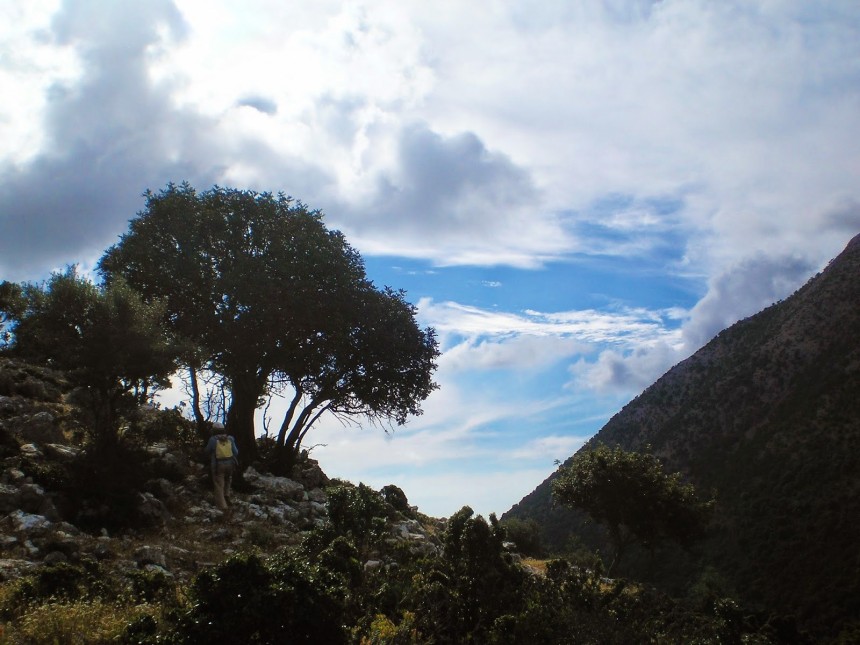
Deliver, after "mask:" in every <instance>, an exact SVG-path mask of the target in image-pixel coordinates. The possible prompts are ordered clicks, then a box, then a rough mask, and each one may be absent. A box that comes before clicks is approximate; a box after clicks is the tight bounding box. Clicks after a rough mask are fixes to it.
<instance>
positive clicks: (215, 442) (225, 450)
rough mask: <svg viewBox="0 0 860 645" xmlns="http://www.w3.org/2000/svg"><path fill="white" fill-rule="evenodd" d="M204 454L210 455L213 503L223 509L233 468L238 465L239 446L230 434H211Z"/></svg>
mask: <svg viewBox="0 0 860 645" xmlns="http://www.w3.org/2000/svg"><path fill="white" fill-rule="evenodd" d="M206 454H207V455H210V460H211V464H212V483H213V485H214V487H215V505H216V506H217V507H218V508H220V509H221V510H222V511H225V510H227V505H228V504H229V501H230V484H231V483H232V481H233V469H234V468H235V467H236V466H238V465H239V460H238V456H239V448H237V447H236V440H235V439H234V438H233V437H232V436H230V435H228V434H224V433H220V434H213V435H212V436H211V437H210V438H209V443H207V444H206Z"/></svg>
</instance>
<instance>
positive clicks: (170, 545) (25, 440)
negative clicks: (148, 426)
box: [0, 358, 444, 582]
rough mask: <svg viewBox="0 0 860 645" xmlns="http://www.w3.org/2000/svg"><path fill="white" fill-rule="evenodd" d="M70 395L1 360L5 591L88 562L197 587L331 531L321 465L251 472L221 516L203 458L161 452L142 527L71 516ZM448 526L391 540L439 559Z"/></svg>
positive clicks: (405, 529)
mask: <svg viewBox="0 0 860 645" xmlns="http://www.w3.org/2000/svg"><path fill="white" fill-rule="evenodd" d="M63 387H64V384H63V382H62V378H61V377H60V376H58V375H57V374H55V373H52V372H50V371H48V370H41V369H38V368H33V367H32V366H27V365H22V364H16V363H14V362H11V361H8V360H6V359H2V358H0V393H5V394H3V395H0V464H2V474H0V582H2V581H3V580H9V579H13V578H17V577H20V576H22V575H24V574H26V573H27V572H31V571H33V570H34V569H35V568H37V567H40V566H43V565H50V564H57V563H62V562H69V563H72V564H75V563H80V562H83V561H86V560H97V561H99V562H100V563H102V565H103V566H106V567H108V568H110V569H115V570H118V571H120V572H131V571H140V570H144V571H160V572H163V573H164V574H166V575H168V576H170V577H172V578H174V579H176V580H177V581H187V580H188V579H190V578H191V577H192V576H193V575H194V574H195V573H197V572H199V571H200V570H201V569H202V568H205V567H207V566H211V565H213V564H216V563H219V562H221V561H223V560H224V559H225V558H226V557H227V556H229V555H230V554H232V553H235V552H237V551H242V550H247V549H249V548H254V547H257V548H260V549H261V550H263V551H264V552H271V551H274V550H276V549H278V548H279V547H281V546H286V545H291V544H296V543H297V542H298V541H299V540H301V538H302V536H303V534H304V533H305V532H306V531H307V530H309V529H312V528H314V527H317V526H319V525H321V524H324V523H326V522H327V521H328V519H327V516H328V509H327V494H326V490H325V488H326V486H327V485H329V484H330V483H331V482H329V479H328V478H327V477H326V475H325V474H324V473H323V472H322V471H321V470H320V469H319V467H318V465H317V464H316V462H315V461H313V460H308V461H307V462H306V463H305V464H304V466H303V468H301V469H297V470H296V471H294V473H293V477H292V478H286V477H276V476H272V475H268V474H265V473H260V472H257V470H255V469H254V468H249V469H248V470H247V471H246V472H245V473H244V478H243V482H242V483H241V484H240V485H239V486H238V488H239V490H238V491H236V490H234V493H233V496H232V500H231V507H230V508H229V509H228V511H227V512H226V513H222V512H221V511H219V510H218V509H217V508H216V507H215V506H214V500H213V496H212V490H211V486H210V485H209V478H208V475H207V469H206V467H205V466H204V464H203V463H202V462H203V460H202V455H200V454H198V453H197V452H195V451H194V450H191V451H190V453H189V452H186V451H184V450H182V449H181V447H178V446H177V445H176V444H173V443H170V442H161V443H155V444H152V445H149V446H148V447H147V448H146V453H147V457H146V462H145V464H144V467H145V468H146V470H147V471H148V472H151V473H152V474H153V475H154V476H153V477H152V478H150V479H148V480H147V481H146V482H145V483H144V485H143V487H142V488H141V490H139V491H137V492H135V493H134V497H133V500H132V508H131V511H130V513H129V517H128V520H129V521H130V524H131V525H133V526H135V527H136V528H135V529H133V530H132V529H128V528H122V529H120V528H117V529H108V528H99V525H98V524H97V522H98V518H101V519H104V520H108V522H107V523H109V520H110V517H111V515H110V513H111V510H112V509H110V508H101V509H99V508H94V509H89V508H87V507H86V506H84V507H82V508H81V509H79V510H78V511H77V512H71V511H70V510H69V509H71V508H74V507H75V505H74V503H73V502H74V501H75V500H73V499H70V491H69V487H68V486H69V483H68V477H67V475H68V472H69V469H70V467H71V465H72V464H73V463H74V462H75V460H76V459H78V458H79V456H80V449H79V448H78V447H76V442H75V441H74V440H73V439H72V435H73V434H74V433H73V427H74V423H73V421H72V415H71V411H70V410H69V408H68V407H67V406H66V405H65V404H64V403H63V400H64V398H63V396H62V393H63V392H62V390H63ZM198 457H201V458H200V459H198ZM158 474H167V475H169V477H165V476H157V475H158ZM102 485H103V486H104V487H106V488H108V487H110V486H112V485H113V483H112V482H110V481H104V482H103V483H102ZM414 510H415V509H413V511H414ZM409 515H411V517H410V516H409ZM79 520H80V521H79ZM443 526H444V522H443V521H442V520H434V519H432V518H428V517H426V516H423V515H420V514H418V513H417V512H413V513H411V514H399V515H398V516H397V517H395V518H392V519H391V520H390V521H389V525H388V529H389V532H390V541H392V542H400V543H403V544H405V545H406V547H407V549H408V550H411V551H412V552H420V553H431V552H435V550H436V549H437V548H438V545H439V539H438V537H437V536H438V535H439V534H440V532H441V530H442V529H443ZM84 527H86V528H87V530H84ZM384 564H386V563H385V562H384V561H383V560H381V559H376V558H375V556H374V554H370V557H369V558H368V560H367V561H366V562H365V566H366V567H368V568H372V567H377V566H382V565H384Z"/></svg>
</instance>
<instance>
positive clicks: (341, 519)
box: [326, 484, 390, 554]
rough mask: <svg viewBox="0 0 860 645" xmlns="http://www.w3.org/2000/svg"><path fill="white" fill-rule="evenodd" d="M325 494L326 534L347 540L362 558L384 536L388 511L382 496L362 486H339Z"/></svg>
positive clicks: (333, 487)
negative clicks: (348, 538) (327, 531)
mask: <svg viewBox="0 0 860 645" xmlns="http://www.w3.org/2000/svg"><path fill="white" fill-rule="evenodd" d="M326 492H327V493H328V517H329V522H330V525H331V526H330V530H331V531H332V533H333V534H334V535H338V536H349V537H350V538H351V539H352V541H353V543H354V544H355V545H356V546H357V547H358V548H359V551H361V553H362V554H366V553H367V552H368V551H369V549H370V547H371V546H372V545H373V544H374V543H376V542H378V541H379V540H380V538H381V537H382V536H383V535H384V534H385V532H386V518H387V517H388V515H389V513H390V510H389V507H388V505H387V504H386V503H385V500H384V499H383V498H382V495H381V494H380V493H378V492H376V491H375V490H373V489H372V488H370V487H369V486H365V485H364V484H359V485H358V486H353V485H351V484H339V485H335V486H332V487H331V488H329V489H328V490H327V491H326Z"/></svg>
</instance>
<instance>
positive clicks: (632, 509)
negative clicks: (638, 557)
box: [552, 445, 713, 573]
mask: <svg viewBox="0 0 860 645" xmlns="http://www.w3.org/2000/svg"><path fill="white" fill-rule="evenodd" d="M552 493H553V497H554V498H555V500H556V501H557V502H559V503H561V504H563V505H565V506H569V507H572V508H578V509H580V510H582V511H585V512H586V513H588V515H590V516H591V518H592V519H594V520H595V521H597V522H600V523H601V524H604V525H605V526H606V528H607V530H608V531H609V538H610V540H611V542H612V545H613V547H614V551H615V553H614V555H613V558H612V562H611V563H610V565H609V567H608V571H609V573H611V572H612V571H613V569H614V567H615V565H617V564H618V561H619V560H620V559H621V556H622V555H623V554H624V552H625V550H626V549H627V547H629V546H630V545H631V544H633V543H635V542H641V543H642V544H643V545H645V546H647V547H649V548H652V549H653V548H654V546H655V545H656V544H657V543H658V542H660V541H663V540H672V541H675V542H678V543H680V544H682V545H683V546H687V545H689V544H690V543H691V542H692V541H693V540H695V539H696V538H698V537H699V536H700V535H701V534H702V533H703V531H704V528H705V526H706V524H707V522H708V519H709V517H710V512H711V509H712V507H713V501H706V502H703V501H701V500H699V499H698V498H697V496H696V492H695V489H694V488H693V486H692V485H691V484H684V483H682V482H681V474H680V473H674V474H672V475H668V474H666V473H665V472H664V471H663V467H662V465H661V464H660V461H659V460H658V459H657V458H656V457H655V456H654V455H652V454H651V453H649V452H645V453H639V452H627V451H625V450H622V449H621V448H620V447H616V448H614V449H610V448H608V447H606V446H603V445H600V446H598V447H597V448H595V449H594V450H590V451H587V452H580V453H578V454H577V455H575V456H574V457H573V460H572V461H571V463H570V464H569V465H567V466H563V467H562V468H560V469H559V472H558V476H557V477H556V479H555V481H553V484H552Z"/></svg>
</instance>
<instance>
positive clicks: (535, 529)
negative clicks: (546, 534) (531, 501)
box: [500, 517, 544, 557]
mask: <svg viewBox="0 0 860 645" xmlns="http://www.w3.org/2000/svg"><path fill="white" fill-rule="evenodd" d="M500 524H501V525H502V527H503V528H504V529H505V536H506V538H507V539H508V540H510V541H511V542H513V543H514V544H516V545H517V551H518V552H519V553H522V554H523V555H529V556H532V557H540V556H542V555H543V554H544V549H543V546H542V545H541V537H540V525H539V524H538V523H537V521H535V520H533V519H529V520H521V519H519V518H517V517H512V518H509V519H506V520H502V521H501V522H500Z"/></svg>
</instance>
